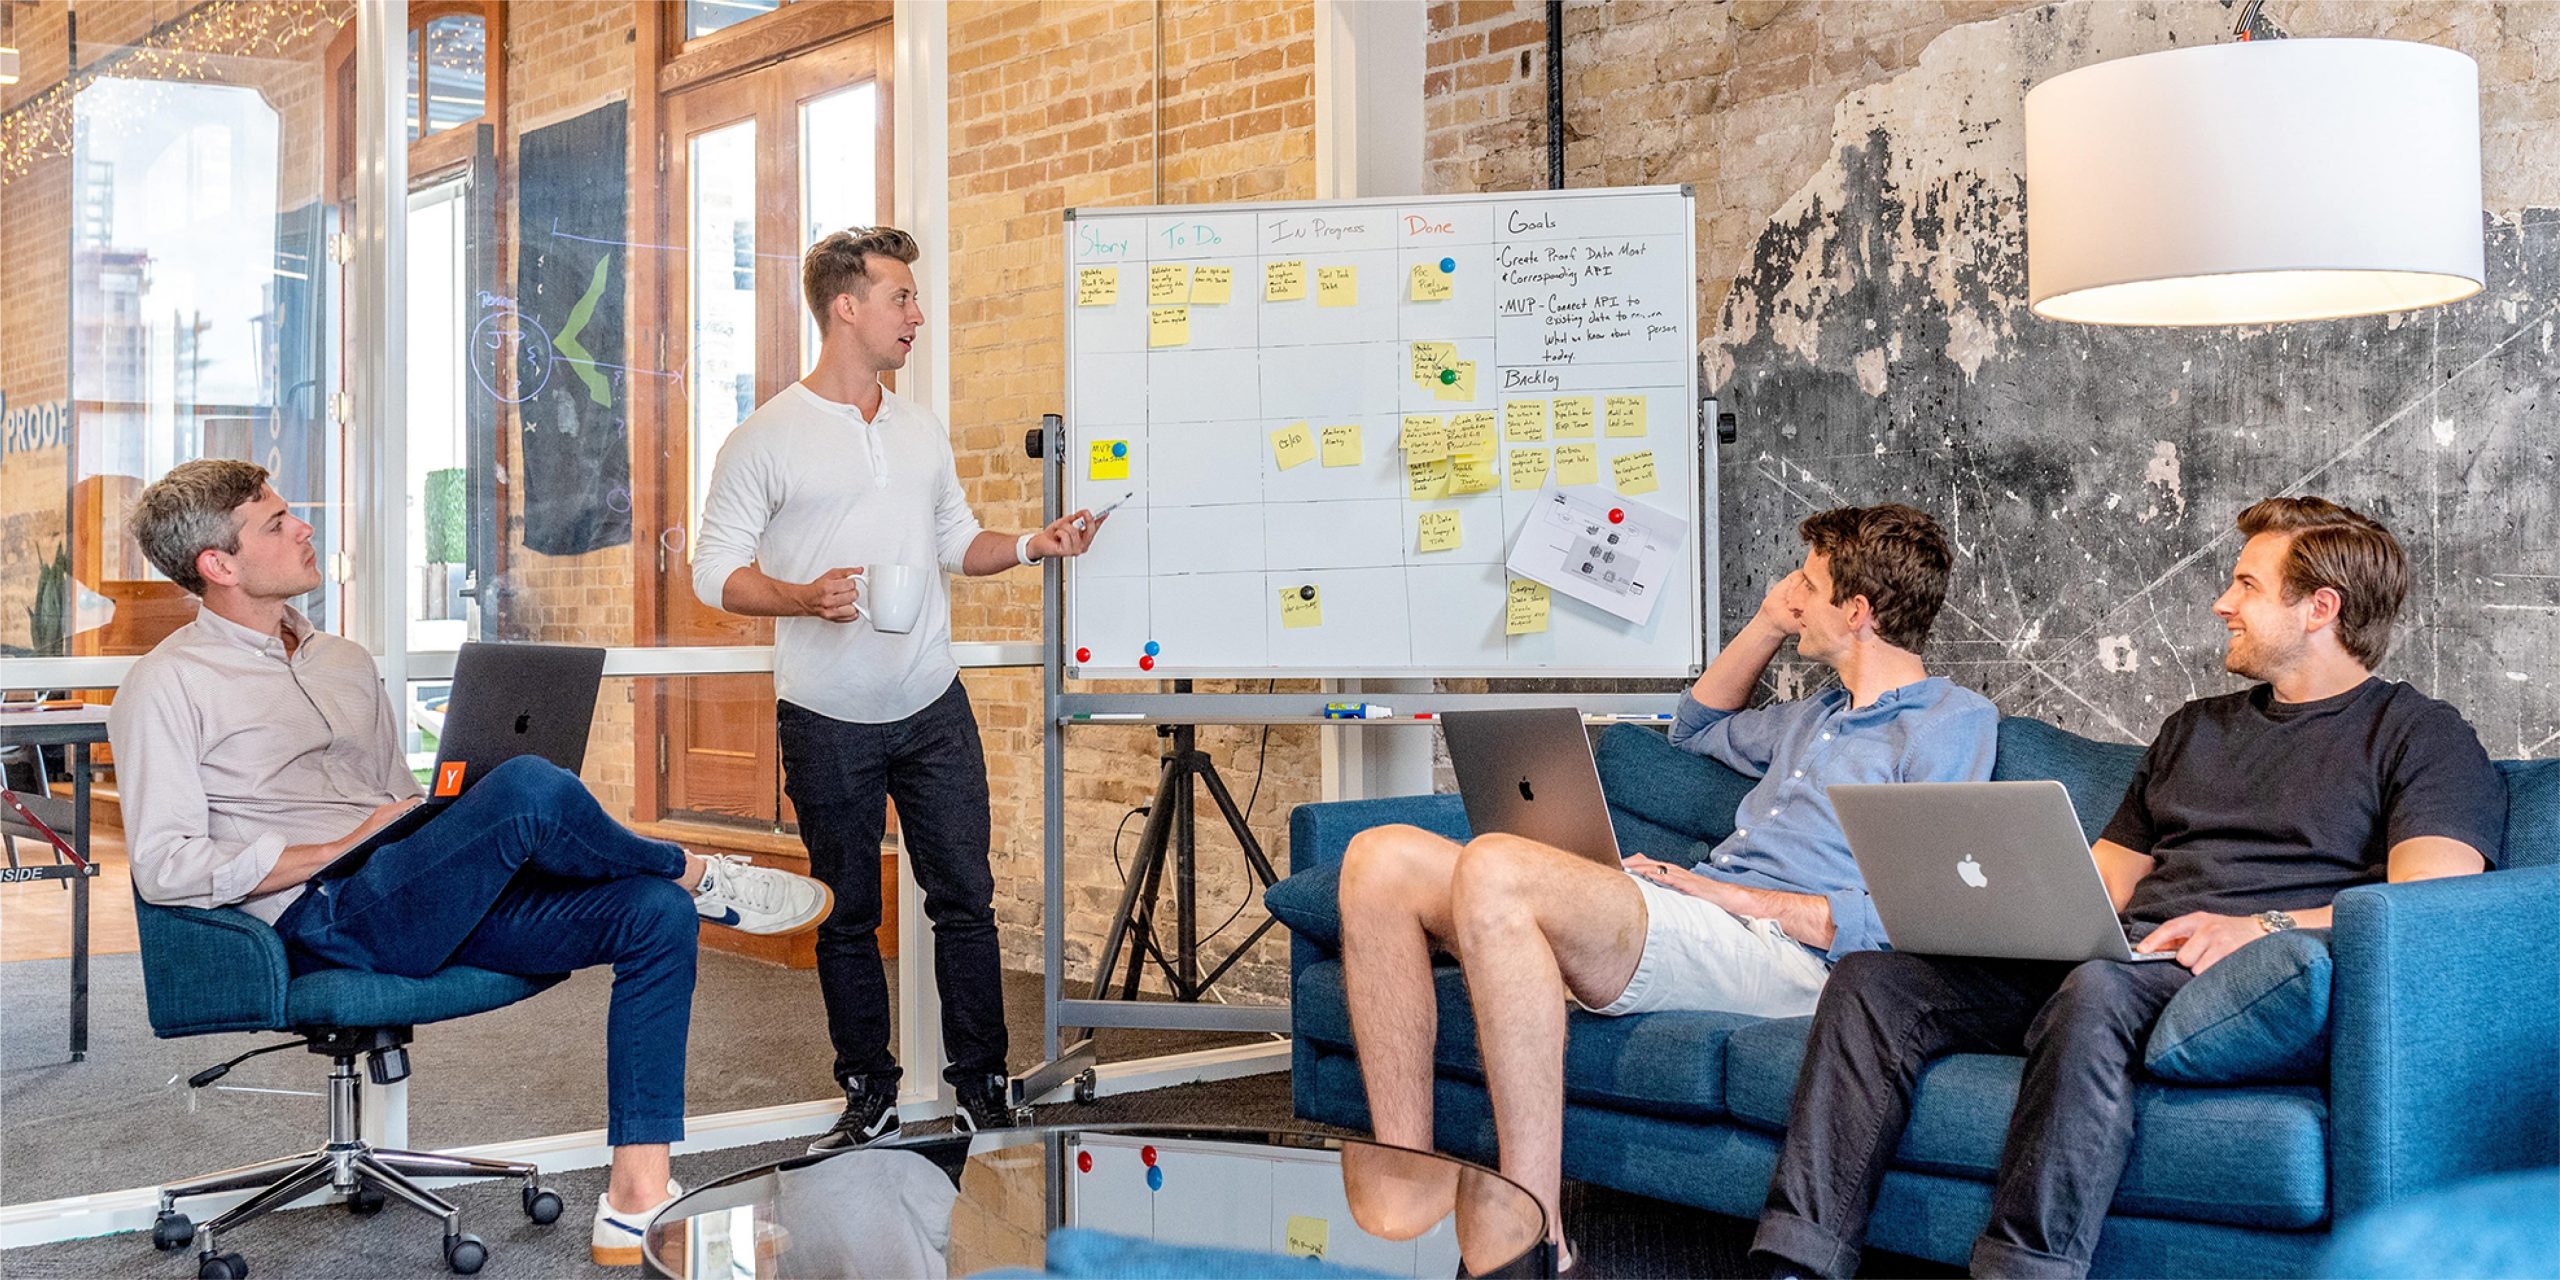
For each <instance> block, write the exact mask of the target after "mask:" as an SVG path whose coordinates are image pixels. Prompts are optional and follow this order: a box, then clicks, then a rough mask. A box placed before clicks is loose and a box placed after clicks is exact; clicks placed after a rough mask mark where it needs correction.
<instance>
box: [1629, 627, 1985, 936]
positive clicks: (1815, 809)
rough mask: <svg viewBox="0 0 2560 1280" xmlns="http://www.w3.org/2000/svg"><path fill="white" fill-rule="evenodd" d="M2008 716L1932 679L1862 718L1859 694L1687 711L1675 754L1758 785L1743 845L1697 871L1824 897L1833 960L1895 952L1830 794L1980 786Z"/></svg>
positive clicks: (1738, 826) (1738, 837)
mask: <svg viewBox="0 0 2560 1280" xmlns="http://www.w3.org/2000/svg"><path fill="white" fill-rule="evenodd" d="M1999 730H2000V713H1999V712H1998V711H1997V710H1995V709H1994V708H1993V707H1992V705H1991V700H1990V699H1988V698H1985V697H1983V696H1982V695H1981V694H1978V693H1975V692H1974V691H1973V690H1971V689H1967V688H1964V687H1962V686H1960V685H1957V684H1955V683H1954V682H1952V681H1949V680H1947V679H1946V678H1945V677H1943V676H1930V677H1929V678H1927V679H1925V680H1918V681H1914V682H1913V683H1910V684H1906V685H1904V686H1902V687H1901V688H1899V689H1892V690H1888V691H1886V692H1885V693H1884V694H1883V695H1881V696H1879V697H1878V698H1877V699H1876V700H1875V701H1874V702H1871V703H1869V704H1867V705H1866V706H1863V707H1852V706H1850V705H1849V691H1848V690H1847V689H1843V688H1831V689H1825V690H1823V691H1822V692H1820V693H1818V694H1815V695H1814V696H1812V697H1810V698H1804V699H1800V700H1798V701H1794V702H1778V703H1772V704H1770V705H1768V706H1765V707H1753V708H1750V709H1748V710H1744V711H1718V710H1715V709H1714V708H1712V707H1709V706H1707V705H1706V704H1705V703H1702V702H1700V701H1698V700H1697V699H1696V698H1694V697H1683V698H1682V699H1681V700H1680V714H1679V715H1678V716H1677V717H1676V718H1675V719H1674V720H1673V721H1672V725H1671V745H1673V746H1675V747H1678V748H1680V749H1681V750H1683V751H1688V752H1693V753H1695V754H1697V755H1702V756H1705V757H1707V758H1708V759H1710V760H1714V761H1716V762H1717V763H1719V764H1722V765H1724V766H1726V767H1727V768H1730V769H1732V770H1734V771H1735V772H1737V773H1740V774H1742V775H1743V776H1744V777H1749V778H1758V779H1760V784H1759V785H1758V786H1755V787H1753V788H1752V789H1751V792H1750V794H1748V795H1746V796H1744V797H1743V798H1742V807H1741V809H1740V810H1739V811H1738V812H1736V813H1735V814H1734V828H1733V834H1732V835H1730V836H1728V837H1726V838H1725V839H1724V841H1723V842H1722V843H1720V844H1718V845H1716V846H1715V847H1714V848H1713V849H1709V850H1708V851H1707V856H1706V857H1705V858H1704V859H1702V860H1700V861H1699V862H1698V863H1697V865H1696V868H1695V870H1696V871H1697V873H1698V874H1699V875H1702V876H1706V877H1708V878H1710V879H1715V880H1723V881H1727V882H1729V883H1732V884H1738V885H1742V886H1745V887H1747V888H1753V889H1776V890H1779V891H1781V892H1785V893H1810V894H1818V895H1820V896H1822V897H1824V898H1827V899H1829V900H1830V902H1831V924H1832V927H1833V929H1834V930H1836V932H1835V933H1834V935H1833V937H1832V939H1831V949H1830V950H1829V951H1827V952H1824V953H1823V958H1824V959H1826V960H1834V961H1836V960H1838V959H1839V958H1840V957H1842V956H1845V955H1847V954H1849V953H1850V952H1852V951H1874V950H1879V949H1881V948H1883V947H1884V946H1885V936H1884V925H1883V923H1882V922H1881V921H1879V920H1877V919H1876V908H1875V903H1874V902H1873V901H1872V900H1871V899H1869V898H1868V897H1867V884H1866V879H1865V877H1863V876H1861V875H1859V874H1858V863H1857V859H1855V858H1853V857H1851V856H1850V854H1849V838H1848V837H1847V836H1845V835H1842V834H1841V832H1840V816H1839V815H1838V814H1836V813H1833V812H1832V810H1831V797H1830V796H1829V795H1828V794H1827V793H1825V792H1824V791H1823V788H1825V787H1828V786H1830V785H1832V784H1833V783H1837V782H1980V781H1983V780H1985V779H1987V778H1989V777H1990V776H1991V757H1992V754H1993V752H1994V751H1995V750H1996V749H1997V748H1998V746H1999Z"/></svg>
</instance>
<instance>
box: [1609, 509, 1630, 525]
mask: <svg viewBox="0 0 2560 1280" xmlns="http://www.w3.org/2000/svg"><path fill="white" fill-rule="evenodd" d="M1626 522H1627V513H1626V512H1624V511H1621V510H1619V509H1618V508H1616V507H1611V508H1609V523H1611V524H1625V523H1626Z"/></svg>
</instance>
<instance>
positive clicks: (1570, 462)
mask: <svg viewBox="0 0 2560 1280" xmlns="http://www.w3.org/2000/svg"><path fill="white" fill-rule="evenodd" d="M1556 483H1557V484H1598V483H1600V446H1598V445H1596V444H1560V445H1557V446H1556Z"/></svg>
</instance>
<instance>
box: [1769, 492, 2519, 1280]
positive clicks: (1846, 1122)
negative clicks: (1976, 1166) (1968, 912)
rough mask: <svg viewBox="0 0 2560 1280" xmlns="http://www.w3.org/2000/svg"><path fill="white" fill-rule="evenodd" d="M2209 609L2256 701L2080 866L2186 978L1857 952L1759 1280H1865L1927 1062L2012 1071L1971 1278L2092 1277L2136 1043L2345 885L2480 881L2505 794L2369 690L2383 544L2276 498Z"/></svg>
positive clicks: (2380, 685) (2386, 622) (2138, 788)
mask: <svg viewBox="0 0 2560 1280" xmlns="http://www.w3.org/2000/svg"><path fill="white" fill-rule="evenodd" d="M2238 524H2239V529H2240V532H2241V533H2242V534H2244V535H2245V536H2246V537H2247V538H2248V543H2247V545H2246V546H2244V547H2243V548H2242V549H2241V552H2240V558H2239V562H2238V564H2237V565H2236V566H2235V567H2234V568H2233V569H2232V573H2231V586H2230V588H2229V589H2228V590H2226V591H2224V592H2223V593H2222V596H2221V598H2219V599H2217V600H2215V601H2214V605H2213V611H2214V614H2215V615H2216V616H2218V617H2220V618H2221V619H2222V621H2223V624H2224V627H2225V628H2226V629H2227V631H2228V632H2229V635H2230V639H2229V648H2228V650H2227V651H2226V653H2225V655H2224V659H2223V663H2224V666H2225V667H2227V668H2228V669H2229V670H2231V671H2232V672H2233V673H2235V674H2238V675H2241V676H2245V677H2248V678H2249V679H2251V680H2255V681H2259V682H2260V683H2258V684H2257V685H2256V686H2255V687H2253V688H2250V689H2248V690H2246V691H2244V692H2240V693H2231V694H2224V695H2222V696H2219V697H2213V698H2203V699H2199V700H2197V701H2195V702H2191V703H2188V704H2187V705H2186V706H2184V707H2182V708H2180V709H2179V710H2178V711H2177V713H2176V714H2174V715H2172V716H2170V717H2169V719H2168V721H2167V722H2166V723H2165V724H2163V725H2162V726H2161V728H2160V736H2159V737H2158V739H2157V740H2155V741H2154V742H2153V743H2152V744H2151V749H2150V751H2149V752H2148V753H2146V754H2145V755H2144V756H2143V759H2142V765H2141V767H2140V768H2139V769H2138V770H2136V772H2135V774H2134V779H2133V785H2132V786H2131V787H2129V788H2127V789H2126V792H2125V797H2124V802H2123V804H2122V805H2121V806H2120V807H2119V808H2118V809H2117V810H2116V814H2115V817H2114V819H2113V820H2112V821H2110V822H2109V823H2108V824H2107V829H2106V834H2105V835H2104V836H2103V837H2102V838H2100V839H2099V840H2098V842H2097V843H2096V845H2095V846H2093V849H2092V852H2093V854H2094V856H2095V857H2096V859H2097V863H2098V870H2099V872H2100V874H2101V875H2102V876H2103V877H2104V878H2105V880H2106V884H2107V889H2108V892H2109V893H2110V894H2111V895H2112V896H2113V897H2114V899H2115V902H2116V906H2117V909H2118V910H2119V911H2121V912H2122V913H2123V915H2124V917H2125V920H2126V923H2127V925H2128V927H2129V928H2131V929H2132V930H2133V931H2134V932H2136V933H2138V934H2140V935H2141V937H2140V940H2139V941H2138V942H2137V943H2136V944H2135V945H2136V949H2137V950H2145V951H2148V950H2163V951H2165V950H2174V951H2176V952H2177V962H2176V963H2175V964H2170V963H2166V962H2159V963H2150V964H2121V963H2117V962H2115V961H2110V960H2091V961H2087V962H2083V963H2071V962H2057V961H2021V960H1983V959H1973V958H1967V957H1959V956H1923V955H1914V954H1911V953H1908V952H1877V951H1870V952H1864V953H1860V954H1857V955H1853V956H1848V957H1845V958H1843V959H1842V960H1841V961H1840V963H1839V964H1838V966H1837V967H1835V968H1834V969H1833V970H1832V974H1831V981H1830V983H1829V985H1828V986H1827V987H1826V988H1825V990H1824V991H1823V995H1822V1000H1821V1003H1820V1005H1819V1006H1818V1007H1817V1009H1816V1011H1815V1013H1814V1020H1813V1030H1812V1032H1811V1035H1810V1038H1809V1042H1808V1044H1807V1046H1806V1051H1805V1059H1804V1066H1803V1068H1802V1070H1801V1071H1800V1072H1799V1073H1798V1075H1797V1079H1796V1092H1795V1099H1794V1102H1793V1105H1792V1107H1791V1108H1790V1110H1789V1113H1788V1117H1787V1141H1786V1147H1785V1149H1784V1151H1783V1152H1782V1153H1781V1154H1780V1156H1779V1159H1778V1168H1777V1172H1776V1174H1775V1175H1774V1176H1773V1177H1772V1178H1771V1179H1770V1185H1769V1202H1768V1207H1767V1208H1766V1210H1765V1211H1763V1213H1762V1214H1761V1217H1760V1229H1759V1232H1758V1234H1757V1235H1756V1236H1755V1237H1754V1239H1753V1241H1752V1253H1753V1256H1754V1257H1756V1258H1758V1259H1760V1260H1761V1261H1762V1262H1764V1263H1766V1264H1768V1265H1769V1266H1770V1267H1771V1268H1772V1270H1773V1271H1775V1272H1776V1273H1777V1274H1781V1275H1800V1274H1801V1275H1843V1276H1845V1275H1849V1274H1851V1273H1853V1272H1854V1271H1855V1270H1856V1269H1857V1265H1858V1255H1859V1252H1860V1249H1861V1247H1862V1246H1863V1244H1864V1242H1865V1238H1866V1223H1867V1217H1868V1214H1869V1213H1870V1211H1871V1210H1872V1208H1873V1206H1874V1201H1875V1195H1876V1190H1877V1188H1878V1186H1879V1185H1880V1184H1881V1183H1882V1181H1883V1179H1884V1174H1885V1169H1886V1166H1887V1164H1888V1162H1889V1161H1890V1160H1891V1158H1892V1156H1893V1152H1894V1149H1895V1147H1896V1146H1897V1145H1898V1143H1899V1139H1900V1135H1901V1129H1902V1126H1903V1124H1904V1122H1905V1121H1906V1120H1907V1119H1908V1118H1909V1116H1910V1110H1911V1092H1912V1088H1913V1085H1914V1083H1915V1082H1916V1081H1917V1079H1918V1078H1919V1075H1920V1071H1921V1068H1922V1067H1924V1066H1925V1065H1927V1063H1928V1061H1929V1059H1931V1058H1934V1057H1937V1056H1940V1055H1942V1054H1949V1053H2018V1052H2024V1053H2025V1054H2026V1056H2027V1062H2026V1070H2025V1074H2024V1076H2023V1078H2022V1079H2021V1080H2020V1082H2019V1088H2018V1101H2017V1106H2016V1108H2015V1110H2014V1111H2013V1112H2012V1113H2011V1116H2010V1121H2009V1134H2008V1140H2007V1143H2006V1145H2005V1146H2004V1147H2003V1149H2002V1151H2001V1154H2000V1164H1999V1175H1998V1182H1997V1186H1996V1188H1995V1190H1994V1192H1993V1196H1992V1202H1991V1221H1990V1223H1989V1225H1988V1226H1987V1227H1986V1228H1985V1229H1984V1230H1983V1233H1982V1235H1981V1236H1980V1237H1979V1238H1977V1239H1976V1240H1975V1241H1974V1246H1973V1257H1972V1268H1971V1269H1972V1272H1973V1274H1974V1275H1977V1276H2062V1277H2078V1276H2084V1275H2086V1274H2088V1270H2089V1261H2090V1258H2091V1257H2092V1255H2094V1254H2095V1253H2096V1251H2097V1246H2098V1232H2099V1228H2100V1227H2101V1226H2102V1225H2103V1224H2104V1222H2105V1220H2106V1215H2107V1207H2108V1205H2109V1203H2110V1202H2111V1201H2112V1200H2113V1199H2114V1198H2115V1189H2116V1183H2117V1180H2118V1179H2119V1178H2121V1177H2122V1176H2123V1173H2124V1164H2125V1159H2126V1157H2127V1156H2128V1155H2129V1154H2130V1153H2131V1151H2132V1149H2133V1130H2134V1098H2135V1093H2134V1088H2133V1077H2134V1072H2135V1069H2136V1067H2137V1066H2138V1065H2139V1063H2140V1060H2141V1056H2142V1044H2143V1041H2144V1040H2145V1039H2146V1038H2147V1037H2148V1036H2149V1035H2150V1032H2151V1026H2152V1023H2153V1022H2154V1021H2156V1020H2157V1019H2158V1018H2159V1016H2160V1010H2161V1008H2162V1007H2163V1006H2165V1005H2166V1004H2168V1002H2169V997H2171V996H2173V995H2175V994H2176V993H2177V991H2178V989H2179V988H2180V987H2182V986H2184V985H2186V983H2187V980H2188V979H2190V978H2192V977H2193V976H2194V975H2196V974H2199V973H2202V972H2204V971H2205V970H2206V969H2209V968H2211V967H2213V965H2214V964H2216V963H2217V962H2219V961H2221V960H2222V959H2223V958H2224V957H2226V956H2229V955H2230V954H2231V953H2232V952H2234V951H2237V950H2239V949H2240V948H2241V947H2243V946H2246V945H2248V944H2249V943H2250V942H2253V941H2255V940H2257V939H2259V938H2262V937H2265V936H2267V935H2268V934H2270V933H2275V932H2279V931H2282V930H2285V929H2293V928H2326V927H2328V924H2329V918H2330V907H2329V903H2330V900H2331V899H2332V898H2334V897H2336V896H2337V894H2338V891H2339V890H2341V889H2347V888H2352V887H2354V886H2356V885H2360V884H2374V883H2379V882H2381V881H2383V880H2385V879H2388V880H2391V881H2395V882H2396V881H2405V880H2424V879H2430V878H2433V877H2437V876H2455V875H2470V874H2473V873H2476V872H2478V871H2480V870H2482V869H2483V868H2484V867H2485V866H2486V865H2487V860H2488V859H2489V858H2491V857H2495V856H2496V855H2497V854H2498V853H2499V851H2500V846H2501V845H2502V844H2503V842H2504V840H2505V835H2506V812H2507V800H2506V785H2505V783H2504V782H2503V781H2502V780H2501V779H2500V778H2499V777H2498V773H2497V771H2496V769H2495V768H2493V767H2492V766H2491V765H2490V763H2489V759H2488V755H2487V753H2485V752H2484V751H2482V750H2481V748H2480V740H2479V737H2478V736H2477V735H2476V734H2474V733H2473V732H2472V730H2471V726H2470V725H2469V724H2467V723H2465V722H2464V721H2463V719H2462V716H2461V715H2460V714H2459V713H2458V712H2456V711H2455V710H2454V709H2453V708H2452V707H2450V706H2447V705H2446V704H2444V703H2441V702H2438V701H2436V700H2435V699H2433V698H2429V697H2427V696H2426V695H2424V694H2421V693H2419V692H2417V691H2416V690H2414V689H2412V688H2410V687H2409V686H2407V685H2405V684H2401V683H2398V682H2394V681H2385V680H2380V679H2377V678H2375V677H2374V675H2373V674H2372V669H2373V668H2374V667H2375V666H2376V665H2378V664H2379V663H2380V662H2381V661H2382V657H2383V654H2384V653H2385V652H2386V651H2387V650H2388V648H2389V646H2390V641H2391V624H2392V621H2393V619H2395V618H2396V617H2397V616H2398V615H2399V611H2400V603H2401V600H2402V599H2403V598H2404V597H2405V596H2406V595H2407V594H2408V587H2409V569H2408V561H2407V558H2406V557H2405V556H2404V555H2403V554H2402V552H2401V550H2400V544H2399V542H2398V540H2396V539H2394V538H2393V537H2392V536H2391V532H2390V531H2389V530H2387V529H2385V528H2383V527H2382V526H2381V525H2380V524H2377V523H2375V522H2374V521H2372V520H2370V519H2367V518H2366V517H2364V516H2362V515H2360V514H2358V513H2356V512H2354V511H2352V510H2349V509H2347V508H2345V507H2342V506H2339V505H2337V504H2336V503H2332V502H2328V501H2326V500H2323V499H2320V498H2269V499H2267V500H2265V501H2263V502H2260V503H2258V504H2256V505H2254V506H2252V507H2250V508H2249V509H2248V510H2247V511H2244V512H2242V513H2241V515H2240V519H2239V521H2238Z"/></svg>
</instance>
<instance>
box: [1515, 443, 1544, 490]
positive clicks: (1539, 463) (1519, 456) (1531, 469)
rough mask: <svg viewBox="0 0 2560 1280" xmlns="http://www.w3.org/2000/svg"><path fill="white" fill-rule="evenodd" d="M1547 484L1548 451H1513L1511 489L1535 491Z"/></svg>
mask: <svg viewBox="0 0 2560 1280" xmlns="http://www.w3.org/2000/svg"><path fill="white" fill-rule="evenodd" d="M1546 482H1547V451H1546V450H1544V449H1514V450H1512V451H1511V487H1512V488H1514V489H1535V488H1537V487H1539V486H1541V485H1543V484H1545V483H1546Z"/></svg>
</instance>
